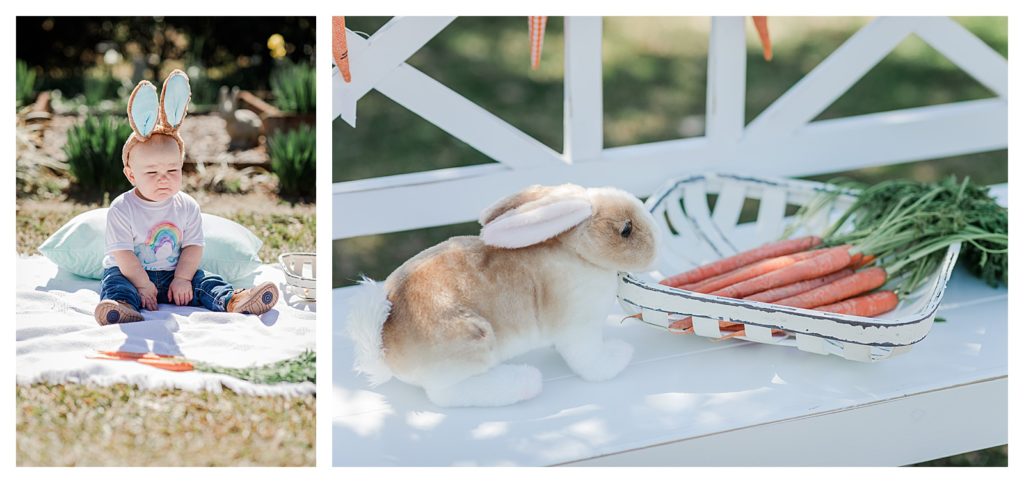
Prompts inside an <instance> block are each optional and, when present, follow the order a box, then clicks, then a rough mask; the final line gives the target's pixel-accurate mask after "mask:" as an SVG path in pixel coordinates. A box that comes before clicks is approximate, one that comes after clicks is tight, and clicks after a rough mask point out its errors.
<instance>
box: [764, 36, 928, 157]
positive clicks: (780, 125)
mask: <svg viewBox="0 0 1024 483" xmlns="http://www.w3.org/2000/svg"><path fill="white" fill-rule="evenodd" d="M915 22H916V19H914V18H912V17H883V18H878V19H876V20H874V21H872V22H871V23H869V24H868V25H866V26H865V27H864V28H862V29H860V30H859V31H857V33H855V34H853V36H852V37H850V39H849V40H847V41H846V42H845V43H843V44H842V45H840V46H839V48H838V49H836V50H835V52H833V53H832V54H831V55H829V56H828V57H827V58H825V60H823V61H821V63H820V64H818V66H817V67H815V68H814V70H812V71H811V72H809V73H808V74H807V75H806V76H804V77H803V78H802V79H800V81H799V82H797V83H796V85H794V86H793V87H792V88H790V89H789V90H788V91H786V93H785V94H783V95H782V96H781V97H779V98H778V99H777V100H776V101H775V102H774V103H772V105H770V106H768V108H766V109H765V110H764V112H762V113H761V114H760V115H758V116H757V118H756V119H754V120H753V121H751V122H750V124H749V126H748V127H747V133H746V136H745V138H744V140H745V141H746V142H747V143H751V144H759V145H761V144H773V141H774V143H777V142H778V138H779V137H782V136H787V135H789V134H792V133H793V132H795V131H796V130H797V129H799V128H800V126H803V125H804V124H807V123H808V122H810V121H811V120H812V119H814V117H815V116H817V115H818V114H820V113H821V112H822V111H824V110H825V108H827V107H828V106H829V105H831V104H832V103H833V102H835V100H836V99H838V98H839V96H841V95H843V93H844V92H846V91H847V90H849V89H850V87H852V86H853V84H854V83H856V82H857V80H859V79H860V78H861V77H863V76H864V74H866V73H867V72H868V71H869V70H871V68H872V67H874V66H875V64H878V63H879V62H880V61H881V60H882V59H883V58H885V56H886V55H888V54H889V52H891V51H892V49H894V48H895V47H896V46H897V45H899V43H900V41H902V40H903V39H904V38H906V36H907V34H909V33H910V31H911V29H912V28H913V26H914V23H915Z"/></svg>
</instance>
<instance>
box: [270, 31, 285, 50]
mask: <svg viewBox="0 0 1024 483" xmlns="http://www.w3.org/2000/svg"><path fill="white" fill-rule="evenodd" d="M267 48H268V49H270V50H272V51H273V50H278V49H282V48H284V36H283V35H281V34H274V35H271V36H270V38H269V39H267Z"/></svg>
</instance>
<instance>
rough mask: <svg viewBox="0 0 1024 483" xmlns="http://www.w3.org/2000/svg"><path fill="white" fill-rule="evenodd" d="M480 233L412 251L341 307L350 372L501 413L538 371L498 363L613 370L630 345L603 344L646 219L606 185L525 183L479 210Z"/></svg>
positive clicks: (647, 232)
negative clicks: (556, 358)
mask: <svg viewBox="0 0 1024 483" xmlns="http://www.w3.org/2000/svg"><path fill="white" fill-rule="evenodd" d="M480 223H481V225H483V228H482V230H481V235H480V236H479V237H476V236H462V237H454V238H451V239H449V240H448V241H446V242H443V243H441V244H439V245H436V246H433V247H431V248H428V249H426V250H424V251H422V252H420V253H419V254H418V255H416V256H415V257H413V258H411V259H410V260H408V261H406V262H405V263H404V264H402V266H400V267H398V269H396V270H395V271H394V272H393V273H392V274H391V275H390V276H388V278H387V279H386V280H385V281H384V283H383V285H380V284H377V283H375V282H373V281H370V280H364V282H363V285H362V286H361V287H360V288H359V289H358V290H359V291H358V293H357V294H356V295H355V296H354V297H353V299H352V300H351V302H350V304H349V306H350V310H349V317H348V332H349V335H350V337H351V338H352V339H353V341H354V342H355V348H356V362H355V369H356V370H357V371H359V372H362V373H364V374H366V375H367V376H368V377H369V379H370V382H371V384H374V385H376V384H380V383H382V382H384V381H387V380H388V379H390V378H391V377H392V376H394V377H395V378H397V379H399V380H401V381H404V382H407V383H410V384H414V385H418V386H421V387H423V388H424V389H425V390H426V393H427V396H428V397H429V398H430V400H431V401H433V402H434V403H435V404H437V405H439V406H501V405H507V404H512V403H515V402H517V401H521V400H524V399H529V398H532V397H534V396H536V395H537V394H538V393H540V389H541V374H540V371H538V370H537V369H536V368H534V367H532V366H528V365H512V364H505V363H503V362H504V361H505V360H508V359H509V358H512V357H515V356H517V355H519V354H522V353H524V352H527V351H529V350H532V349H535V348H539V347H547V346H554V348H555V350H557V351H558V353H559V354H561V356H562V358H563V359H564V360H565V362H566V363H567V364H568V366H569V367H570V368H571V369H572V370H573V371H574V372H575V373H576V374H578V375H579V376H580V377H582V378H583V379H585V380H588V381H602V380H606V379H609V378H611V377H614V376H615V375H617V374H618V373H619V372H620V371H622V370H623V369H624V368H625V367H626V365H627V364H628V363H629V360H630V358H631V357H632V353H633V349H632V347H631V346H629V345H628V344H627V343H625V342H623V341H620V340H605V339H604V338H603V333H602V328H603V326H604V322H605V319H606V317H607V312H608V307H609V304H610V303H611V302H612V301H613V300H614V298H615V291H616V284H617V272H619V271H635V270H642V269H645V268H647V267H648V266H649V265H651V264H652V263H653V262H654V260H655V257H656V252H657V245H658V243H657V240H658V234H657V232H656V230H657V227H656V225H655V223H654V218H653V217H652V216H651V215H650V213H648V212H647V211H646V210H645V209H644V207H643V205H642V204H641V203H640V201H639V200H638V199H636V198H635V197H634V196H632V195H630V194H628V193H626V192H624V191H621V190H618V189H615V188H589V189H585V188H582V187H580V186H576V185H570V184H566V185H561V186H532V187H530V188H527V189H526V190H524V191H521V192H519V193H516V194H514V195H511V196H509V197H507V198H504V199H502V200H500V201H498V202H497V203H495V204H494V205H493V206H491V207H489V208H487V209H486V210H485V211H484V212H483V214H482V215H481V217H480Z"/></svg>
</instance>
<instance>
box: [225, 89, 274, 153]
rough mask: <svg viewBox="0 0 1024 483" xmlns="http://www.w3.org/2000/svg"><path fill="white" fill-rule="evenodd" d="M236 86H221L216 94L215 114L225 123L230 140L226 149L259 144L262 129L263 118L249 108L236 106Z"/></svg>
mask: <svg viewBox="0 0 1024 483" xmlns="http://www.w3.org/2000/svg"><path fill="white" fill-rule="evenodd" d="M239 92H241V91H240V90H239V89H238V86H235V87H232V88H231V90H228V86H221V88H220V92H219V93H218V95H217V98H218V100H217V115H218V116H220V118H221V119H224V122H225V123H227V124H226V125H225V128H226V129H227V131H228V136H229V137H230V138H231V141H230V143H229V145H228V149H250V148H254V147H256V146H258V145H259V144H260V132H262V131H263V119H260V115H259V114H256V113H255V112H253V111H250V110H249V109H241V108H239V107H238V93H239Z"/></svg>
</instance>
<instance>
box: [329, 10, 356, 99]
mask: <svg viewBox="0 0 1024 483" xmlns="http://www.w3.org/2000/svg"><path fill="white" fill-rule="evenodd" d="M331 26H332V27H333V28H332V29H331V34H332V37H333V39H332V40H333V48H334V65H336V66H338V70H339V71H340V72H341V78H342V79H345V82H349V83H350V82H352V73H351V72H349V65H348V43H347V42H346V41H345V17H331Z"/></svg>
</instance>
